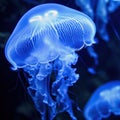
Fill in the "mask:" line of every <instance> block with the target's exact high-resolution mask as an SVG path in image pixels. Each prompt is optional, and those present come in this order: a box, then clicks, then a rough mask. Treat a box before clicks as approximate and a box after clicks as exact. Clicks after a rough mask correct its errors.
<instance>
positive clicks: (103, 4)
mask: <svg viewBox="0 0 120 120" xmlns="http://www.w3.org/2000/svg"><path fill="white" fill-rule="evenodd" d="M76 5H77V6H79V7H80V8H81V10H82V11H83V12H84V13H86V14H87V15H89V16H90V17H91V18H92V19H93V20H94V21H95V23H96V28H97V32H98V33H99V35H100V36H101V38H102V39H103V40H105V41H108V40H109V35H108V31H107V24H108V22H109V18H110V17H109V14H110V13H112V12H114V11H115V10H116V9H117V8H118V7H120V0H76ZM115 32H116V31H115Z"/></svg>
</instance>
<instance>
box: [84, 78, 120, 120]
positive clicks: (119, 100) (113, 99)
mask: <svg viewBox="0 0 120 120" xmlns="http://www.w3.org/2000/svg"><path fill="white" fill-rule="evenodd" d="M111 113H112V114H114V115H120V81H118V80H115V81H112V82H108V83H106V84H104V85H102V86H101V87H99V88H98V89H97V90H96V91H95V93H94V94H93V95H92V97H91V98H90V100H89V101H88V103H87V105H86V106H85V109H84V116H85V118H86V120H101V119H103V118H108V117H110V115H111Z"/></svg>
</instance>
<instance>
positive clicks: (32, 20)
mask: <svg viewBox="0 0 120 120" xmlns="http://www.w3.org/2000/svg"><path fill="white" fill-rule="evenodd" d="M42 19H43V17H42V16H40V15H36V16H33V17H32V18H31V19H30V20H29V22H30V23H31V22H36V21H41V20H42Z"/></svg>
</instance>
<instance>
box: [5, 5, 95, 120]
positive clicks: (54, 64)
mask: <svg viewBox="0 0 120 120" xmlns="http://www.w3.org/2000/svg"><path fill="white" fill-rule="evenodd" d="M95 32H96V29H95V25H94V23H93V21H92V20H91V19H90V18H89V17H88V16H87V15H85V14H83V13H81V12H79V11H77V10H74V9H71V8H68V7H65V6H63V5H58V4H43V5H39V6H36V7H34V8H32V9H31V10H29V11H28V12H27V13H26V14H25V15H24V16H23V17H22V18H21V19H20V21H19V22H18V24H17V26H16V28H15V29H14V31H13V33H12V35H11V36H10V38H9V39H8V42H7V44H6V47H5V56H6V58H7V59H8V61H9V62H10V63H11V64H12V66H13V68H14V69H15V70H16V69H18V68H23V70H24V71H25V72H27V73H28V74H29V75H30V78H28V82H29V87H28V92H29V94H30V96H31V97H32V99H33V101H34V104H35V107H36V109H37V110H38V111H39V113H40V114H41V118H42V120H46V119H47V117H48V118H49V120H52V119H53V118H54V117H55V116H56V115H57V114H58V113H60V112H64V111H66V112H68V114H69V115H70V117H71V119H72V120H76V117H75V116H74V113H73V111H72V103H71V99H70V98H69V95H68V87H69V86H73V84H74V83H75V82H76V81H77V80H78V78H79V75H78V74H76V69H75V68H72V67H71V65H75V64H76V62H77V60H78V55H77V54H76V53H75V51H78V50H80V49H82V48H83V47H84V46H91V45H92V44H93V43H94V36H95Z"/></svg>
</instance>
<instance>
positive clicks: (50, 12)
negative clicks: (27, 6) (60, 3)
mask: <svg viewBox="0 0 120 120" xmlns="http://www.w3.org/2000/svg"><path fill="white" fill-rule="evenodd" d="M57 14H58V12H57V11H56V10H50V11H48V12H46V13H45V14H44V16H45V17H56V16H57Z"/></svg>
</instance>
